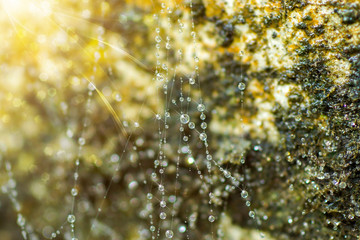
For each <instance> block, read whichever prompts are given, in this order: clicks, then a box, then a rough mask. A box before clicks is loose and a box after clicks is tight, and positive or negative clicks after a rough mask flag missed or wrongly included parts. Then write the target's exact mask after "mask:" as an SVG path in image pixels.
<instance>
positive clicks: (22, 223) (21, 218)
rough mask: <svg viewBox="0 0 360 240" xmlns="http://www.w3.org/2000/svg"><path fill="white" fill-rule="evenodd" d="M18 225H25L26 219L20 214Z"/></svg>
mask: <svg viewBox="0 0 360 240" xmlns="http://www.w3.org/2000/svg"><path fill="white" fill-rule="evenodd" d="M17 224H18V225H19V226H20V227H23V226H24V225H25V218H24V217H23V216H22V215H21V214H20V213H19V214H18V216H17Z"/></svg>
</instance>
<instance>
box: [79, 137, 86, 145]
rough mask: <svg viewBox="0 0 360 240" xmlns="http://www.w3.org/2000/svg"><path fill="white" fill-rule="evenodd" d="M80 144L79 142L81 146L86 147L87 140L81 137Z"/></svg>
mask: <svg viewBox="0 0 360 240" xmlns="http://www.w3.org/2000/svg"><path fill="white" fill-rule="evenodd" d="M78 142H79V145H81V146H84V145H85V138H83V137H80V138H79V140H78Z"/></svg>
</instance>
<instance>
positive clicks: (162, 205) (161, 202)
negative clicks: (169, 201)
mask: <svg viewBox="0 0 360 240" xmlns="http://www.w3.org/2000/svg"><path fill="white" fill-rule="evenodd" d="M160 207H162V208H164V207H166V202H165V201H164V200H162V201H160Z"/></svg>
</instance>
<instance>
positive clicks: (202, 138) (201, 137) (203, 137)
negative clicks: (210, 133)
mask: <svg viewBox="0 0 360 240" xmlns="http://www.w3.org/2000/svg"><path fill="white" fill-rule="evenodd" d="M199 138H200V140H201V141H206V139H207V135H206V133H200V135H199Z"/></svg>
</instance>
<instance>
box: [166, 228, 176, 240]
mask: <svg viewBox="0 0 360 240" xmlns="http://www.w3.org/2000/svg"><path fill="white" fill-rule="evenodd" d="M165 236H166V237H167V238H173V236H174V232H173V231H171V230H166V232H165Z"/></svg>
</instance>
